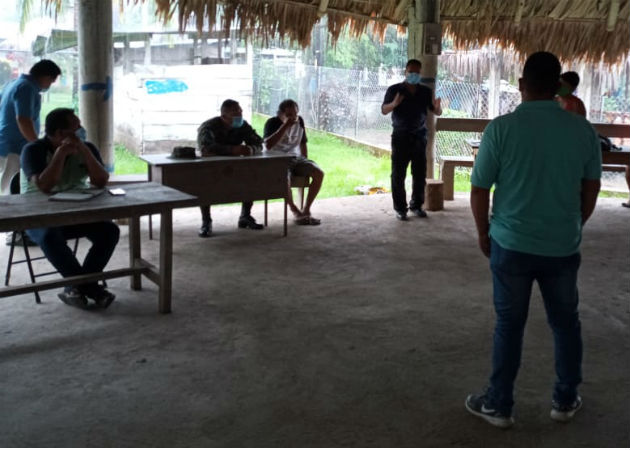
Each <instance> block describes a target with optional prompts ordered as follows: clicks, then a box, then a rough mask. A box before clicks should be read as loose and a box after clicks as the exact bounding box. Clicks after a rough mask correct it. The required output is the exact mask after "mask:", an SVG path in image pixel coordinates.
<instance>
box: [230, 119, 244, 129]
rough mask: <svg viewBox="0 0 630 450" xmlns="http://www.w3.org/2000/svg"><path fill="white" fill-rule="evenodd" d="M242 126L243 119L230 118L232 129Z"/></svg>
mask: <svg viewBox="0 0 630 450" xmlns="http://www.w3.org/2000/svg"><path fill="white" fill-rule="evenodd" d="M242 126H243V117H242V116H236V117H232V128H241V127H242Z"/></svg>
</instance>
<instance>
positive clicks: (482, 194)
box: [466, 52, 602, 428]
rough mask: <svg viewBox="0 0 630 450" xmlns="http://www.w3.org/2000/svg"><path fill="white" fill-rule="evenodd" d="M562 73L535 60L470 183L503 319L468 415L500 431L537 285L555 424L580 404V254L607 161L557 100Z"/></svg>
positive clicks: (549, 58)
mask: <svg viewBox="0 0 630 450" xmlns="http://www.w3.org/2000/svg"><path fill="white" fill-rule="evenodd" d="M560 71H561V68H560V62H559V61H558V59H557V58H556V57H555V56H554V55H553V54H551V53H547V52H538V53H534V54H532V55H531V56H530V57H529V58H528V59H527V61H526V62H525V66H524V68H523V76H522V78H520V79H519V90H520V91H521V96H522V100H523V102H522V103H521V104H520V105H519V106H518V107H517V108H516V110H515V111H514V112H512V113H510V114H506V115H504V116H501V117H498V118H496V119H495V120H493V121H492V122H490V124H488V127H487V128H486V129H485V131H484V133H483V139H482V140H481V145H480V147H479V154H478V156H477V160H476V161H475V167H474V168H473V173H472V178H471V183H472V192H471V197H470V203H471V207H472V211H473V215H474V217H475V223H476V226H477V232H478V237H479V247H480V248H481V251H482V252H483V253H484V255H486V256H487V257H489V258H490V268H491V270H492V281H493V286H494V307H495V311H496V316H497V319H496V326H495V330H494V350H493V354H492V374H491V375H490V382H489V387H488V388H487V390H486V391H485V392H484V393H482V394H479V395H469V396H468V398H467V399H466V408H467V409H468V411H469V412H470V413H472V414H474V415H476V416H479V417H481V418H483V419H484V420H486V421H487V422H489V423H490V424H492V425H494V426H497V427H502V428H507V427H510V426H511V425H512V424H513V423H514V419H513V417H512V407H513V404H514V400H513V390H514V380H515V379H516V375H517V373H518V369H519V366H520V362H521V350H522V345H523V331H524V329H525V322H526V321H527V312H528V309H529V299H530V295H531V291H532V285H533V282H534V280H536V281H538V285H539V287H540V292H541V294H542V297H543V300H544V304H545V310H546V312H547V318H548V322H549V324H550V326H551V329H552V331H553V336H554V346H555V361H556V363H555V369H556V377H557V379H556V383H555V386H554V390H553V398H552V409H551V418H552V419H554V420H557V421H562V422H566V421H569V420H571V418H573V416H574V414H575V413H576V412H577V411H578V410H579V409H580V408H581V406H582V399H581V398H580V396H579V395H578V391H577V387H578V385H579V384H580V382H581V381H582V373H581V372H582V369H581V365H582V338H581V332H580V320H579V317H578V309H577V308H578V290H577V272H578V268H579V266H580V252H579V247H580V241H581V237H582V228H583V226H584V224H585V223H586V221H587V219H588V218H589V217H590V215H591V214H592V212H593V210H594V208H595V202H596V201H597V194H598V192H599V188H600V177H601V171H602V168H601V166H602V162H601V151H600V148H599V142H598V139H597V133H596V132H595V130H594V129H593V127H592V126H591V125H590V124H589V123H588V122H587V121H586V119H584V118H583V117H580V116H578V115H576V114H572V113H569V112H567V111H564V110H563V109H562V108H561V107H560V105H559V104H558V103H557V102H556V101H554V96H555V93H556V92H557V90H558V86H559V78H560ZM493 185H494V188H495V191H494V198H493V205H492V217H491V219H490V221H489V220H488V209H489V201H490V188H491V187H492V186H493Z"/></svg>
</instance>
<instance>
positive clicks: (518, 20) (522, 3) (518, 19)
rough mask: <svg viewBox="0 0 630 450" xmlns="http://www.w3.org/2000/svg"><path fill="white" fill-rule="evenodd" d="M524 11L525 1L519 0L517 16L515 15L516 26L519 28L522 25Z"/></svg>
mask: <svg viewBox="0 0 630 450" xmlns="http://www.w3.org/2000/svg"><path fill="white" fill-rule="evenodd" d="M523 9H525V0H519V2H518V6H517V7H516V14H515V15H514V25H516V26H517V27H518V26H519V25H520V24H521V18H522V17H523Z"/></svg>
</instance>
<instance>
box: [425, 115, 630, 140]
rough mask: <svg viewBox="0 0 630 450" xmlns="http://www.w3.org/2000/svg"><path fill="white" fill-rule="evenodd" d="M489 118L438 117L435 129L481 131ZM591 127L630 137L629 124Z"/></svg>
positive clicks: (603, 124) (610, 133)
mask: <svg viewBox="0 0 630 450" xmlns="http://www.w3.org/2000/svg"><path fill="white" fill-rule="evenodd" d="M489 122H490V119H456V118H448V117H438V119H437V123H436V124H435V129H436V130H437V131H462V132H473V133H482V132H483V130H484V129H485V128H486V126H487V125H488V123H489ZM593 127H595V130H597V132H598V133H599V134H601V135H602V136H607V137H609V138H626V139H627V138H630V125H623V124H617V123H594V124H593Z"/></svg>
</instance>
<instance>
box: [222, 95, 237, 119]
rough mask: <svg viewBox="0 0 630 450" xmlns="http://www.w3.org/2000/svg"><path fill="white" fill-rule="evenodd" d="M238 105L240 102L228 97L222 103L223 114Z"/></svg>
mask: <svg viewBox="0 0 630 450" xmlns="http://www.w3.org/2000/svg"><path fill="white" fill-rule="evenodd" d="M236 106H239V104H238V102H237V101H236V100H232V99H230V98H228V99H227V100H225V101H224V102H223V103H221V115H224V114H225V113H227V112H228V111H229V110H230V109H232V108H234V107H236Z"/></svg>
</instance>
